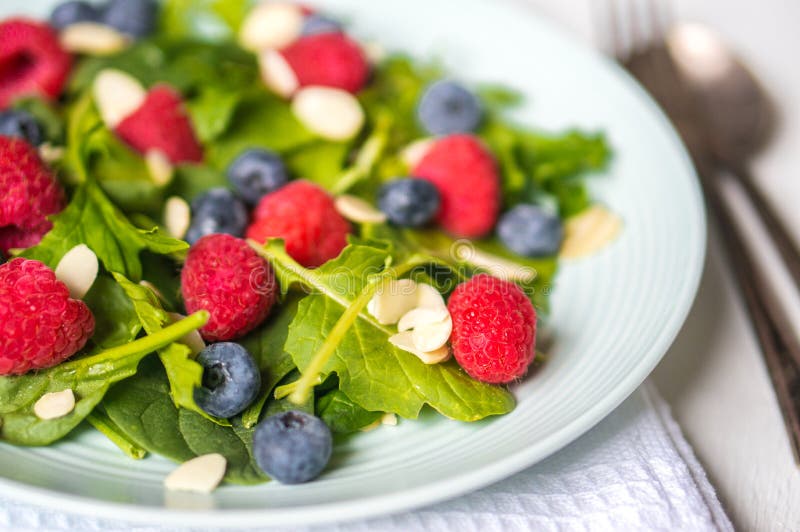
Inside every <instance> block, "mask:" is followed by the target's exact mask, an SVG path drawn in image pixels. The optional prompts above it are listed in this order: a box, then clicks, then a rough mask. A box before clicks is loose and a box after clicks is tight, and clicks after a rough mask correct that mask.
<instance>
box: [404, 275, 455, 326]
mask: <svg viewBox="0 0 800 532" xmlns="http://www.w3.org/2000/svg"><path fill="white" fill-rule="evenodd" d="M419 286H420V287H422V286H423V285H419ZM449 318H450V313H449V312H447V307H444V306H441V307H429V308H426V307H417V308H413V309H411V310H409V311H408V312H406V313H405V314H403V317H402V318H400V321H398V322H397V330H398V331H400V332H403V331H410V330H411V329H413V328H415V327H419V326H420V325H428V324H431V323H441V322H443V321H445V320H447V319H449Z"/></svg>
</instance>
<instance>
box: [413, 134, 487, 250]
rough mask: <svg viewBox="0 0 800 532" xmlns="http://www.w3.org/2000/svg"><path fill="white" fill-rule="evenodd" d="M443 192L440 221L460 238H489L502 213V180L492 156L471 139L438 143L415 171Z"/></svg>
mask: <svg viewBox="0 0 800 532" xmlns="http://www.w3.org/2000/svg"><path fill="white" fill-rule="evenodd" d="M412 174H413V175H414V177H420V178H423V179H427V180H428V181H430V182H431V183H433V184H434V185H435V186H436V188H437V189H438V190H439V195H440V196H441V203H442V204H441V207H440V209H439V214H438V215H437V217H436V221H437V222H439V224H440V225H441V226H442V227H444V229H445V230H446V231H448V232H449V233H451V234H452V235H454V236H457V237H463V238H479V237H482V236H485V235H486V234H487V233H489V232H490V231H491V230H492V229H493V228H494V225H495V223H496V222H497V216H498V213H499V211H500V176H499V174H498V171H497V164H496V163H495V161H494V158H493V157H492V155H491V154H490V153H489V152H488V151H487V149H486V148H485V147H484V146H483V144H481V142H480V141H479V140H478V139H477V138H475V137H473V136H471V135H451V136H449V137H444V138H442V139H441V140H438V141H437V142H436V143H435V144H434V145H433V146H432V147H431V149H430V150H429V151H428V152H427V153H426V154H425V156H424V157H423V158H422V160H421V161H420V162H419V163H418V164H417V166H416V168H414V169H413V171H412Z"/></svg>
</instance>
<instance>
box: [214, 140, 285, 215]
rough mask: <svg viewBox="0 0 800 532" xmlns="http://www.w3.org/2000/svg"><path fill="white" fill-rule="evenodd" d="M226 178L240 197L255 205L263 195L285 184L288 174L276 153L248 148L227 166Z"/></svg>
mask: <svg viewBox="0 0 800 532" xmlns="http://www.w3.org/2000/svg"><path fill="white" fill-rule="evenodd" d="M228 179H229V180H230V182H231V183H232V184H233V186H234V188H235V189H236V192H238V193H239V195H240V196H241V197H242V199H244V200H245V201H246V202H247V203H249V204H250V205H255V204H256V203H258V202H259V200H260V199H261V198H263V197H264V196H265V195H267V194H269V193H270V192H274V191H276V190H278V189H279V188H281V187H282V186H283V185H285V184H286V182H287V181H288V180H289V175H288V173H287V172H286V166H284V164H283V161H282V160H281V158H280V157H279V156H278V155H277V154H275V153H273V152H271V151H269V150H262V149H250V150H247V151H244V152H242V153H241V154H240V155H239V156H238V157H237V158H236V159H235V160H234V161H233V162H232V163H231V165H230V166H229V167H228Z"/></svg>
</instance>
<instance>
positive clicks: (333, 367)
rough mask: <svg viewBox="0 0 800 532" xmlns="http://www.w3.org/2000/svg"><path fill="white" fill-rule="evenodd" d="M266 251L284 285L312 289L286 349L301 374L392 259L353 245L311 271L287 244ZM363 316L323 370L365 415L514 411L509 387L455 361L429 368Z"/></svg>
mask: <svg viewBox="0 0 800 532" xmlns="http://www.w3.org/2000/svg"><path fill="white" fill-rule="evenodd" d="M262 251H263V253H264V254H265V255H266V256H267V257H268V258H269V260H270V262H271V264H272V265H273V267H274V268H275V270H276V274H277V275H278V277H279V283H280V285H281V287H282V288H284V289H287V288H288V287H289V286H292V285H297V284H300V285H301V286H304V287H305V288H307V289H311V293H310V294H309V295H308V296H306V297H305V298H303V300H302V301H300V304H299V305H298V310H297V316H296V317H295V319H294V320H293V321H292V324H291V325H290V326H289V336H288V338H287V340H286V345H285V349H286V351H288V352H289V354H291V356H292V358H293V359H294V362H295V364H296V365H297V367H298V368H300V371H305V370H306V369H307V367H308V366H309V364H310V363H311V361H312V360H313V359H314V358H315V355H316V353H317V352H318V351H319V349H320V348H321V346H322V345H323V343H324V342H325V341H326V338H327V337H328V335H329V334H330V332H331V330H332V329H333V327H334V325H335V324H336V323H337V321H338V320H339V318H340V317H341V316H342V313H343V312H344V310H345V309H347V308H349V307H350V305H351V302H352V301H353V300H354V299H355V298H356V297H357V295H358V294H360V293H361V291H362V290H363V289H364V288H365V286H366V285H367V284H368V282H370V279H371V278H372V276H374V275H375V274H378V273H381V272H383V271H384V269H385V266H386V265H387V264H389V263H390V262H391V260H392V258H391V256H390V255H389V254H388V252H387V251H386V250H385V249H382V248H380V247H374V246H369V245H363V244H351V245H349V246H348V247H347V248H345V250H344V251H343V252H342V254H341V255H340V256H339V257H338V258H337V259H334V260H332V261H329V262H328V263H326V264H325V265H323V266H321V267H320V268H317V269H315V270H308V269H305V268H303V267H302V266H300V265H299V264H297V263H296V262H295V261H294V260H293V259H291V258H290V257H289V256H288V255H287V254H286V252H285V250H284V249H283V247H282V245H281V243H280V242H277V241H272V242H269V243H268V244H267V245H266V246H265V247H264V248H263V250H262ZM358 318H359V319H356V320H355V321H354V322H353V323H352V325H351V326H350V327H349V328H348V329H347V330H346V331H345V332H344V333H343V336H342V337H341V339H340V341H339V343H338V345H336V346H335V347H334V348H333V353H332V357H331V358H330V359H329V360H328V362H327V363H326V364H325V366H324V368H323V373H324V374H330V373H335V374H336V375H338V377H339V388H340V389H341V390H342V391H343V392H344V393H345V394H346V395H347V396H348V397H349V398H350V399H351V400H352V401H354V402H355V403H356V404H358V405H359V406H361V407H362V408H364V409H365V410H370V411H381V412H394V413H397V414H399V415H401V416H403V417H406V418H416V417H417V416H418V414H419V412H420V410H421V409H422V407H423V406H424V405H425V404H430V405H431V406H432V407H433V408H434V409H436V410H438V411H439V412H440V413H442V414H443V415H445V416H447V417H450V418H453V419H458V420H462V421H475V420H477V419H481V418H484V417H487V416H490V415H496V414H504V413H506V412H509V411H510V410H511V409H512V408H513V407H514V398H513V396H512V395H511V394H510V393H509V392H508V390H506V389H505V388H502V387H499V386H492V385H487V384H483V383H480V382H477V381H475V380H473V379H472V378H470V377H469V376H468V375H467V374H466V373H465V372H464V371H463V370H462V369H461V368H460V367H458V365H457V364H455V362H453V361H450V362H447V363H444V364H435V365H426V364H424V363H422V361H420V360H419V359H418V358H417V357H415V356H414V355H412V354H410V353H406V352H405V351H402V350H400V349H397V348H396V347H394V346H393V345H391V344H390V343H389V341H388V337H389V336H390V335H392V334H393V333H394V331H393V330H392V329H390V328H389V327H386V326H383V325H379V324H378V323H377V322H376V321H375V320H374V319H373V318H372V317H371V316H369V315H368V314H367V313H366V312H362V313H360V314H359V315H358Z"/></svg>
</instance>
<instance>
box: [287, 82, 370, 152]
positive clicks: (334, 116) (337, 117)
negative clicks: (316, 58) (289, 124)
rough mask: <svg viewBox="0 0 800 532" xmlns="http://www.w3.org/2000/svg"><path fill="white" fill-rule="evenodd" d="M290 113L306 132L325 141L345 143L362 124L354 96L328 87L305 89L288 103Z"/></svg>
mask: <svg viewBox="0 0 800 532" xmlns="http://www.w3.org/2000/svg"><path fill="white" fill-rule="evenodd" d="M292 111H293V112H294V115H295V116H296V117H297V119H298V120H299V121H300V122H301V123H302V124H303V125H304V126H305V127H306V128H308V129H309V130H310V131H312V132H313V133H316V134H317V135H319V136H320V137H323V138H325V139H328V140H349V139H351V138H353V137H354V136H356V135H357V134H358V132H359V131H361V127H362V126H363V125H364V110H363V109H362V108H361V104H360V103H358V100H357V99H356V97H355V96H353V95H352V94H350V93H349V92H347V91H343V90H341V89H333V88H330V87H305V88H303V89H300V91H298V93H297V94H296V95H295V97H294V100H292Z"/></svg>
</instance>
